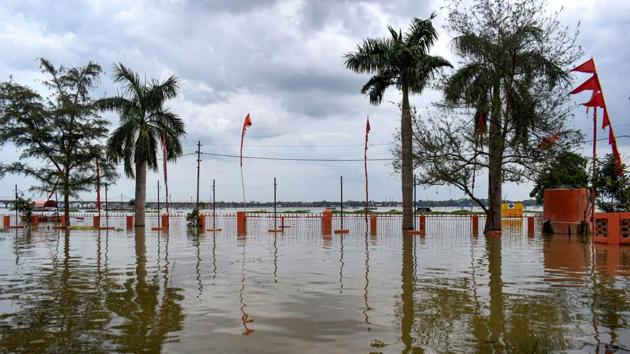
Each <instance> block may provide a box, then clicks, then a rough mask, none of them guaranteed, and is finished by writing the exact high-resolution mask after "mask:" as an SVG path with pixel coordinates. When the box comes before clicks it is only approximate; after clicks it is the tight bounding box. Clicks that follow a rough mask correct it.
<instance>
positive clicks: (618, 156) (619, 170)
mask: <svg viewBox="0 0 630 354" xmlns="http://www.w3.org/2000/svg"><path fill="white" fill-rule="evenodd" d="M612 150H613V155H614V156H615V159H616V160H617V161H616V167H617V173H618V174H619V175H623V168H622V165H621V154H620V153H619V148H617V142H615V144H614V145H613V147H612Z"/></svg>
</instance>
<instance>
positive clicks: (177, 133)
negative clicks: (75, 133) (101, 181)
mask: <svg viewBox="0 0 630 354" xmlns="http://www.w3.org/2000/svg"><path fill="white" fill-rule="evenodd" d="M114 71H115V74H114V81H115V82H117V83H120V84H122V87H123V90H122V94H121V95H119V96H115V97H110V98H103V99H100V100H98V101H97V102H96V105H97V107H98V108H99V109H101V110H110V111H115V112H116V113H118V115H119V118H120V125H119V127H118V128H116V129H115V130H114V131H113V132H112V133H111V135H110V137H109V139H108V141H107V155H108V157H109V158H110V159H111V160H112V161H113V162H115V163H118V162H120V161H122V162H123V164H124V170H125V174H126V175H127V176H128V177H132V178H135V182H136V188H135V198H134V203H135V205H134V207H135V218H134V220H135V226H144V215H145V201H146V192H147V168H149V169H151V170H152V171H156V170H157V168H158V155H160V153H159V152H160V151H161V146H162V139H163V138H165V146H166V154H167V156H166V158H167V160H171V161H172V160H175V159H177V157H178V156H181V155H182V144H181V141H180V139H181V138H183V137H184V136H185V135H186V132H185V130H184V122H183V121H182V120H181V119H180V118H179V117H178V116H177V115H176V114H175V113H173V112H171V111H169V109H168V108H166V107H164V105H165V104H166V101H167V100H169V99H172V98H174V97H175V96H177V90H178V89H179V81H178V79H177V78H176V77H175V76H170V77H169V78H167V79H166V80H164V81H162V82H158V81H156V80H151V81H150V82H146V80H145V81H143V80H141V79H140V76H139V75H138V74H137V73H135V72H133V71H132V70H131V69H130V68H128V67H126V66H124V65H122V64H117V65H116V66H115V67H114Z"/></svg>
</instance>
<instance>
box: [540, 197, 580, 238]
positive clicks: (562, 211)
mask: <svg viewBox="0 0 630 354" xmlns="http://www.w3.org/2000/svg"><path fill="white" fill-rule="evenodd" d="M589 195H590V193H589V191H588V190H587V189H584V188H574V189H569V188H557V189H545V194H544V197H543V200H544V202H543V205H544V210H543V224H544V225H545V230H546V231H547V232H551V233H556V234H577V233H580V231H582V230H587V229H588V228H586V229H585V228H584V226H587V225H588V220H589V219H590V208H589Z"/></svg>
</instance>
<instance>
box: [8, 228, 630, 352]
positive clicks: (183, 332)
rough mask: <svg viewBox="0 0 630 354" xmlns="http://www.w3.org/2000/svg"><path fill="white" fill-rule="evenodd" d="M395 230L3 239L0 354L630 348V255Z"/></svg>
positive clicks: (508, 234) (559, 240) (40, 233)
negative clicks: (326, 234)
mask: <svg viewBox="0 0 630 354" xmlns="http://www.w3.org/2000/svg"><path fill="white" fill-rule="evenodd" d="M391 220H394V219H390V221H387V222H383V223H381V225H380V227H379V233H378V235H377V236H371V235H369V234H366V232H365V224H364V221H363V219H362V218H354V219H350V220H346V224H344V225H346V226H349V228H350V229H351V232H350V234H348V235H344V236H338V235H333V236H331V237H322V236H321V235H320V225H319V222H318V220H310V221H309V220H302V221H297V220H293V221H287V225H288V226H291V227H290V228H287V229H286V231H285V233H284V234H270V233H269V232H267V229H268V226H269V222H268V221H264V220H263V221H256V220H251V221H250V224H249V225H248V232H249V233H248V235H247V236H245V237H237V236H236V235H235V230H234V227H233V226H231V225H232V224H233V223H234V220H233V219H232V220H222V221H221V223H220V225H219V226H223V227H224V230H223V231H222V232H217V233H212V232H204V233H202V234H200V235H196V234H194V233H192V232H187V231H186V229H185V226H184V224H183V221H179V222H177V221H175V222H173V225H171V230H170V232H169V233H168V234H165V233H163V232H162V233H159V232H156V231H149V230H147V231H141V230H139V231H136V232H132V231H129V232H127V231H100V232H99V231H71V232H69V233H64V232H59V231H58V230H53V229H51V228H47V226H46V225H45V224H44V225H42V226H40V228H39V229H38V230H35V231H33V232H25V231H23V230H11V231H10V232H4V233H0V352H5V351H6V352H25V353H36V352H67V353H72V352H83V353H86V352H108V351H117V352H158V351H162V352H169V353H173V352H186V353H188V352H220V353H244V352H249V353H312V352H318V353H319V352H323V353H351V352H352V353H355V352H356V353H380V352H382V353H421V352H480V353H490V352H587V353H593V352H600V353H604V352H623V351H624V350H630V330H629V329H630V324H629V320H630V312H629V311H630V290H629V288H628V279H629V276H630V252H629V249H627V248H623V247H616V246H614V247H613V246H605V245H591V244H590V242H589V240H588V239H587V238H583V237H575V236H572V237H569V236H566V235H556V236H544V235H540V234H536V235H535V236H533V237H528V236H527V232H526V230H525V229H526V227H527V226H526V223H525V226H523V223H522V222H521V221H520V220H519V221H510V223H509V224H507V225H505V226H504V228H505V231H504V234H503V236H502V237H501V238H486V237H484V236H483V235H480V236H479V237H473V236H471V233H470V231H469V230H470V224H469V221H468V219H465V218H452V219H451V218H441V219H439V220H431V219H429V220H428V232H427V236H426V237H423V238H422V237H417V236H416V237H409V236H407V237H403V236H401V234H400V232H399V231H397V230H399V227H400V226H399V224H398V223H396V222H395V221H391ZM120 222H121V224H120V225H123V223H122V221H120ZM112 223H114V221H112Z"/></svg>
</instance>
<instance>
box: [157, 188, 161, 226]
mask: <svg viewBox="0 0 630 354" xmlns="http://www.w3.org/2000/svg"><path fill="white" fill-rule="evenodd" d="M157 182H158V183H157V219H158V228H159V227H161V225H160V180H159V179H158V181H157Z"/></svg>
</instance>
